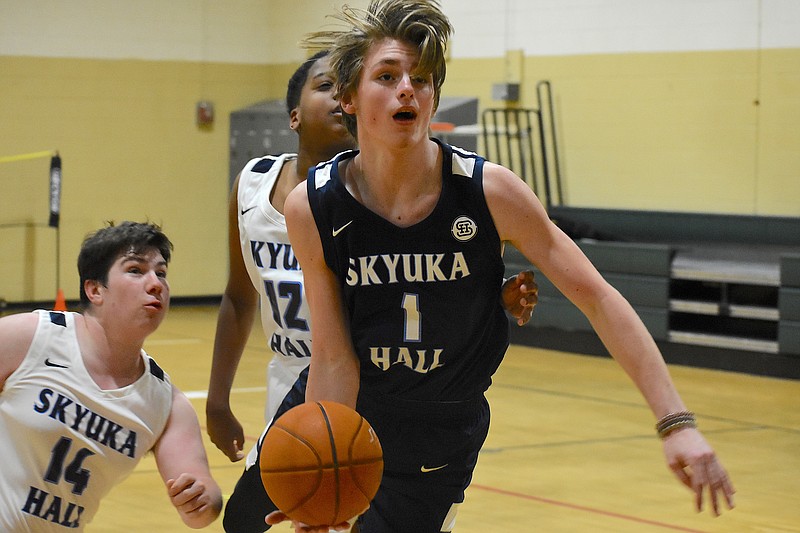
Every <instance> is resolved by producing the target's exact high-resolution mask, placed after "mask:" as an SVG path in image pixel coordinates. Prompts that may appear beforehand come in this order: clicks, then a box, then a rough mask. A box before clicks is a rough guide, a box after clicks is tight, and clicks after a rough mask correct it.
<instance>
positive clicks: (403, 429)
mask: <svg viewBox="0 0 800 533" xmlns="http://www.w3.org/2000/svg"><path fill="white" fill-rule="evenodd" d="M358 411H359V412H360V413H361V415H362V416H364V418H366V419H367V420H368V421H369V422H370V424H371V425H372V426H373V428H374V429H375V432H376V433H377V435H378V438H379V439H380V441H381V446H382V447H383V454H384V473H383V480H382V481H381V485H380V488H379V489H378V493H377V494H376V496H375V498H374V499H373V501H372V503H371V504H370V508H369V510H367V512H365V513H364V514H363V515H362V516H361V517H359V519H358V527H359V529H358V531H359V533H405V532H408V531H414V532H415V533H440V532H447V531H451V529H452V526H453V524H454V522H455V510H456V508H457V506H458V504H460V503H462V502H463V501H464V491H465V490H466V488H467V487H468V486H469V484H470V481H471V480H472V473H473V471H474V470H475V465H476V464H477V462H478V454H479V452H480V449H481V447H482V446H483V443H484V441H485V440H486V435H487V433H488V431H489V418H490V417H489V404H488V402H487V401H486V399H485V398H484V397H483V396H481V397H479V398H476V399H475V400H470V401H466V402H449V403H440V402H400V404H398V403H397V402H396V401H392V400H387V399H381V400H373V399H368V398H364V397H362V398H360V399H359V405H358Z"/></svg>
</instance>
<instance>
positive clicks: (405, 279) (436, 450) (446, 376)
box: [268, 0, 733, 533]
mask: <svg viewBox="0 0 800 533" xmlns="http://www.w3.org/2000/svg"><path fill="white" fill-rule="evenodd" d="M340 18H341V19H343V20H344V21H345V22H346V23H347V24H348V25H349V26H350V28H349V29H347V30H344V31H331V32H320V33H318V34H314V35H313V36H312V37H311V38H310V39H309V42H311V43H316V44H320V45H322V46H325V47H327V48H330V49H331V65H332V69H333V71H334V73H335V77H336V84H337V85H336V90H337V95H338V96H339V98H340V100H341V104H342V110H343V111H344V113H345V115H344V120H345V124H346V125H347V126H348V128H349V129H350V131H351V132H352V133H353V135H354V136H356V138H357V139H358V143H359V147H360V151H352V152H348V153H345V154H341V155H339V156H337V158H336V159H334V160H333V161H330V162H327V163H325V164H322V165H318V166H317V168H316V169H315V170H314V171H313V174H311V175H310V176H309V179H308V180H307V184H306V185H304V186H300V187H298V188H296V189H295V190H294V191H293V192H292V193H291V194H290V195H289V197H288V199H287V202H286V219H287V227H288V230H289V237H290V239H291V241H292V244H293V246H294V250H295V254H296V256H297V258H298V259H299V261H300V264H301V267H302V268H303V272H304V279H305V285H306V294H307V296H308V300H309V304H310V309H311V318H312V321H313V323H314V325H315V326H314V328H313V329H312V341H313V343H312V346H313V347H312V355H311V365H310V373H309V379H308V388H307V392H306V399H307V400H309V401H311V400H334V401H339V402H341V403H344V404H346V405H349V406H352V407H355V408H356V409H357V410H358V411H359V412H360V413H361V414H362V415H363V416H364V417H365V418H367V420H369V422H370V423H371V424H372V425H373V427H374V428H375V430H376V432H377V434H378V436H379V437H380V439H381V442H382V445H383V450H384V461H385V471H384V478H383V482H382V484H381V487H380V489H379V490H378V494H377V495H376V497H375V499H374V500H373V502H372V505H371V507H370V509H369V510H368V511H366V512H365V513H364V514H363V515H361V516H360V517H359V518H358V520H357V522H356V527H357V528H358V530H359V531H360V533H377V532H381V533H389V532H398V531H414V532H422V533H433V532H440V531H442V532H447V531H451V530H452V528H453V526H454V523H455V516H456V509H457V506H458V505H459V504H460V503H461V502H462V501H463V499H464V490H465V489H466V487H467V486H468V485H469V483H470V480H471V476H472V471H473V469H474V467H475V463H476V461H477V456H478V453H479V451H480V448H481V446H482V444H483V441H484V439H485V437H486V433H487V431H488V426H489V409H488V405H487V403H486V400H485V398H484V392H485V391H486V389H487V388H488V387H489V385H490V383H491V377H492V374H493V373H494V371H495V370H496V368H497V366H498V365H499V364H500V362H501V360H502V358H503V355H504V353H505V350H506V348H507V346H508V337H507V327H508V324H507V322H506V320H504V318H503V311H502V304H501V297H500V291H499V290H498V288H499V287H500V284H501V280H502V279H501V278H502V273H503V262H502V252H503V245H504V243H506V242H509V243H511V244H513V245H514V246H515V247H516V248H517V249H518V250H520V251H521V252H522V253H523V254H524V255H525V256H526V257H527V258H528V259H529V260H530V261H531V263H533V264H535V265H536V266H537V267H538V268H539V269H540V270H541V271H542V272H543V273H544V274H545V275H546V276H547V277H548V278H549V279H550V280H551V281H552V282H553V283H554V284H555V285H556V286H557V287H558V288H559V290H561V291H562V292H563V293H564V294H565V295H566V296H567V297H568V298H569V299H570V300H571V301H572V302H573V303H574V304H575V305H576V306H577V307H578V308H580V310H581V311H582V312H583V313H584V314H585V315H586V316H587V317H588V319H589V320H590V321H591V323H592V324H593V326H594V328H595V330H596V331H597V333H598V334H599V335H600V337H601V338H602V340H603V341H604V343H605V345H606V346H607V347H608V349H609V351H610V352H611V354H612V355H613V356H614V358H615V359H616V360H617V361H618V362H619V364H620V365H621V366H622V367H623V369H624V370H625V371H626V372H627V373H628V374H629V375H630V376H631V378H632V380H633V381H634V383H635V384H636V386H637V387H638V388H639V389H640V390H641V392H642V394H643V395H644V398H645V400H646V401H647V403H648V405H649V406H650V408H651V410H652V411H653V414H654V416H655V418H656V419H657V420H658V432H659V435H660V436H661V437H662V438H664V450H665V454H666V457H667V461H668V463H669V465H670V466H671V468H672V469H673V471H674V472H675V473H676V475H677V476H678V477H679V478H680V479H681V480H682V481H683V482H684V483H686V484H687V485H689V486H690V487H691V488H692V489H693V490H694V493H695V497H696V505H697V507H698V509H699V508H701V507H702V501H703V497H704V495H705V494H706V493H707V494H708V496H709V498H710V502H711V506H712V508H713V510H714V512H715V513H718V512H719V508H720V505H719V499H720V498H722V499H724V500H725V501H726V502H727V504H728V506H732V505H733V502H732V495H733V487H732V485H731V483H730V480H729V479H728V476H727V473H726V472H725V470H724V469H723V467H722V466H721V464H720V463H719V462H718V460H717V458H716V456H715V454H714V452H713V450H712V449H711V447H710V446H709V445H708V443H707V442H706V440H705V439H704V438H703V436H702V435H701V434H700V433H699V432H698V431H697V429H696V425H695V421H694V415H693V414H692V413H690V412H688V411H687V410H686V407H685V405H684V404H683V401H682V400H681V398H680V396H679V395H678V393H677V391H676V390H675V387H674V385H673V383H672V381H671V378H670V376H669V373H668V371H667V368H666V365H665V364H664V361H663V358H662V357H661V354H660V353H659V351H658V348H657V346H656V344H655V342H654V341H653V339H652V337H651V336H650V335H649V333H648V332H647V330H646V329H645V327H644V325H643V324H642V322H641V320H640V319H639V317H638V316H637V315H636V314H635V312H634V311H633V309H632V307H631V306H630V304H629V303H628V302H627V301H626V300H625V299H624V298H623V297H622V296H621V295H620V294H619V293H618V292H617V291H616V290H614V289H613V287H611V285H609V284H608V283H607V282H606V281H605V280H604V279H603V278H602V277H601V276H600V274H599V273H598V272H597V270H596V269H595V268H594V267H593V266H592V264H591V263H590V262H589V261H588V259H587V258H586V257H585V256H584V255H583V253H582V252H581V251H580V249H579V248H578V247H577V245H576V244H575V243H574V242H573V241H572V240H571V239H570V238H569V237H568V236H567V235H565V234H564V233H563V232H562V231H561V230H559V229H558V228H557V227H556V226H555V225H554V224H553V223H552V222H551V221H550V220H549V218H548V216H547V214H546V212H545V210H544V208H543V207H542V205H541V203H540V202H539V200H538V199H537V198H536V196H535V195H534V193H533V192H532V191H531V190H530V188H529V187H528V186H527V185H526V184H525V182H524V181H523V180H521V179H520V178H519V177H518V176H516V175H515V174H514V173H513V172H511V171H510V170H508V169H506V168H504V167H502V166H499V165H496V164H492V163H490V162H487V161H484V160H483V159H482V158H481V157H478V156H477V155H475V154H472V153H468V152H464V151H463V150H460V149H458V148H455V147H451V146H448V145H446V144H443V143H440V142H438V141H435V140H433V139H430V138H429V125H430V121H431V117H432V116H433V114H434V112H435V110H436V106H437V104H438V100H439V94H440V90H441V86H442V83H443V82H444V79H445V68H446V67H445V46H446V43H447V40H448V38H449V36H450V33H451V32H452V28H451V26H450V23H449V21H448V19H447V17H445V15H444V14H443V13H442V12H441V11H440V10H439V8H438V5H437V4H436V3H435V2H433V1H423V0H419V1H409V0H385V1H375V2H372V3H371V4H370V6H369V7H368V8H367V10H366V11H359V10H355V9H351V8H346V9H345V11H343V12H342V13H341V14H340ZM284 518H285V517H284V516H282V515H281V514H280V513H275V514H273V515H272V516H270V517H268V521H270V522H272V523H274V522H277V521H279V520H281V519H284ZM339 525H341V524H339ZM295 528H296V530H297V531H315V529H314V528H305V527H304V526H303V525H302V524H295ZM319 531H325V529H324V528H323V529H319Z"/></svg>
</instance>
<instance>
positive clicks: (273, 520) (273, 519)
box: [264, 511, 350, 533]
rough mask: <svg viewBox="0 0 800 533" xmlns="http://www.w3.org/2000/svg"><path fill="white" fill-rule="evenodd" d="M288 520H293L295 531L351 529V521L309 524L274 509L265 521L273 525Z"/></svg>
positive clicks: (315, 531) (306, 532)
mask: <svg viewBox="0 0 800 533" xmlns="http://www.w3.org/2000/svg"><path fill="white" fill-rule="evenodd" d="M287 520H290V521H291V522H292V526H294V531H295V533H328V531H330V530H331V529H333V530H335V531H348V530H349V529H350V523H349V522H342V523H341V524H337V525H335V526H307V525H306V524H303V523H302V522H296V521H294V520H292V519H291V518H289V517H288V516H286V515H285V514H284V513H282V512H280V511H273V512H271V513H270V514H268V515H267V516H266V518H265V519H264V521H265V522H266V523H267V524H269V525H271V526H274V525H275V524H280V523H281V522H285V521H287Z"/></svg>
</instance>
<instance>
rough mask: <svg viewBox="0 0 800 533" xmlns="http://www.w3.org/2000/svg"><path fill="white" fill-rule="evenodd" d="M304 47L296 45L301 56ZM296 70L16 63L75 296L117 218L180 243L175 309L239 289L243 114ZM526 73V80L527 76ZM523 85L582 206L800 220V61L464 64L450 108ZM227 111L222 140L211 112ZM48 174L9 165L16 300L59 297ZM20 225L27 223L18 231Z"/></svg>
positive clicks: (11, 76)
mask: <svg viewBox="0 0 800 533" xmlns="http://www.w3.org/2000/svg"><path fill="white" fill-rule="evenodd" d="M292 46H296V44H292ZM295 66H296V61H294V60H291V61H290V60H289V59H288V58H287V60H286V62H285V63H276V64H272V65H241V64H223V63H199V62H188V61H187V62H178V61H133V60H91V59H60V58H34V57H18V56H15V57H9V56H0V72H1V73H2V75H0V95H2V98H0V127H1V128H2V133H3V135H2V142H0V157H3V156H8V155H13V154H23V153H29V152H37V151H40V150H50V149H57V150H59V151H60V153H61V155H62V157H63V165H64V171H63V175H64V183H63V198H62V227H61V230H60V244H61V246H60V250H61V252H60V267H59V271H58V274H59V278H60V286H61V288H63V289H64V290H65V293H66V297H67V298H68V299H75V298H77V296H78V286H77V285H78V280H77V273H76V272H75V256H76V253H77V250H78V248H79V245H80V242H81V240H82V239H83V237H84V235H85V234H86V233H87V232H89V231H91V230H93V229H96V228H97V227H100V226H101V225H102V224H103V223H104V221H105V220H109V219H113V220H116V221H119V220H123V219H126V218H131V219H144V218H149V219H151V220H153V221H156V222H159V223H161V224H162V225H163V226H164V228H165V230H166V231H167V233H168V234H169V235H170V237H171V238H172V239H173V241H174V243H175V248H176V249H175V256H174V261H173V264H172V268H171V272H170V278H171V282H172V289H173V295H174V296H184V297H186V296H203V295H218V294H220V293H221V292H222V290H223V288H224V284H225V280H226V276H227V256H226V241H227V238H226V219H225V209H226V207H225V206H226V200H227V187H228V134H229V132H228V117H229V114H230V112H231V111H234V110H237V109H241V108H243V107H246V106H248V105H250V104H252V103H254V102H258V101H261V100H263V99H266V98H281V97H283V95H284V91H285V84H286V80H287V79H288V76H289V75H290V74H291V72H292V70H293V69H294V68H295ZM518 71H519V72H518ZM516 75H519V77H520V80H521V83H522V94H523V100H522V102H520V105H523V106H535V93H534V90H535V84H536V82H537V81H539V80H542V79H547V80H550V81H551V82H552V84H553V95H554V98H555V105H556V115H557V129H558V132H559V144H560V149H561V165H562V171H563V173H564V176H565V192H566V200H567V203H568V204H569V205H574V206H587V207H601V208H603V207H608V208H623V209H642V210H668V211H692V212H712V213H737V214H745V215H783V216H800V150H798V149H797V147H798V146H800V127H798V126H797V125H798V124H800V50H798V49H783V50H761V51H755V50H752V51H726V52H692V53H683V52H682V53H648V54H644V53H642V54H597V55H585V56H559V57H555V56H552V57H550V56H548V57H531V56H528V57H522V58H521V59H520V58H519V56H518V54H517V55H514V54H511V60H510V62H509V61H508V60H506V58H495V59H454V60H452V61H451V63H450V66H449V70H448V81H447V82H446V84H445V87H444V95H445V96H477V97H479V99H480V104H481V108H485V107H489V106H499V105H502V103H501V102H496V101H493V100H492V99H491V86H492V84H493V83H497V82H501V81H507V80H508V78H509V76H516ZM201 99H208V100H211V101H213V102H214V105H215V110H216V122H215V123H214V125H213V127H212V128H210V129H202V128H199V127H198V126H197V125H196V124H195V103H196V102H197V101H198V100H201ZM47 168H48V161H47V160H46V159H40V160H36V161H26V162H22V163H8V164H0V298H4V299H6V300H8V301H12V302H14V301H44V302H46V301H50V300H52V299H53V298H54V296H55V289H56V269H55V265H54V263H55V231H54V230H52V229H50V228H47V227H39V226H32V225H33V224H39V225H46V223H47V196H46V195H47V179H48V176H47ZM6 224H27V225H23V226H21V227H17V226H14V227H6V226H4V225H6Z"/></svg>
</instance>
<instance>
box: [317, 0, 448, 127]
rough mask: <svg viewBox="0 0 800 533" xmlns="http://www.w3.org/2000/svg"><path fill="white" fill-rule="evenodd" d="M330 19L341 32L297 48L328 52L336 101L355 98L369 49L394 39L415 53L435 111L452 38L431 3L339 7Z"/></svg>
mask: <svg viewBox="0 0 800 533" xmlns="http://www.w3.org/2000/svg"><path fill="white" fill-rule="evenodd" d="M332 17H333V18H335V19H337V20H339V21H340V22H343V23H344V24H345V25H346V26H347V27H346V28H345V29H342V30H329V31H319V32H314V33H311V34H309V35H308V36H307V37H306V38H305V39H304V41H303V44H304V45H305V46H306V47H307V48H312V49H317V48H323V49H328V50H330V54H329V56H328V57H329V60H330V65H331V72H332V73H333V75H334V78H335V80H336V85H335V97H336V98H339V99H341V98H342V96H343V95H345V94H348V93H353V92H355V90H356V87H357V86H358V81H359V78H360V77H361V72H362V70H363V68H364V57H365V56H366V54H367V51H368V50H369V48H370V46H372V45H373V44H374V43H376V42H379V41H381V40H383V39H397V40H399V41H404V42H407V43H411V44H413V45H414V46H416V47H417V50H418V51H419V65H418V67H417V71H418V73H419V74H421V75H423V76H427V75H428V74H430V75H431V77H432V78H433V86H434V111H435V110H436V108H437V107H438V105H439V96H440V93H441V88H442V84H444V80H445V76H446V74H447V65H446V51H447V42H448V40H449V39H450V35H451V34H452V33H453V27H452V25H451V24H450V20H449V19H448V18H447V17H446V16H445V15H444V13H442V11H441V9H440V7H439V3H438V2H437V1H436V0H373V1H371V2H370V4H369V6H368V7H367V9H359V8H354V7H351V6H347V5H345V6H343V7H342V8H341V10H340V12H339V13H337V14H335V15H332ZM342 118H343V122H344V124H345V126H346V127H347V129H348V131H349V132H350V134H351V135H353V137H356V135H357V125H356V117H355V116H354V115H349V114H346V113H345V114H343V115H342Z"/></svg>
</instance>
